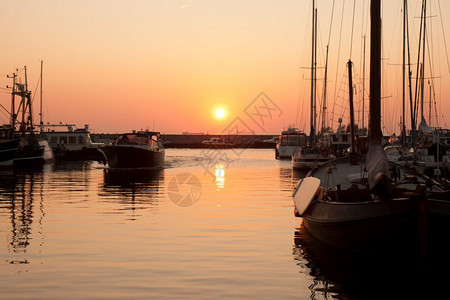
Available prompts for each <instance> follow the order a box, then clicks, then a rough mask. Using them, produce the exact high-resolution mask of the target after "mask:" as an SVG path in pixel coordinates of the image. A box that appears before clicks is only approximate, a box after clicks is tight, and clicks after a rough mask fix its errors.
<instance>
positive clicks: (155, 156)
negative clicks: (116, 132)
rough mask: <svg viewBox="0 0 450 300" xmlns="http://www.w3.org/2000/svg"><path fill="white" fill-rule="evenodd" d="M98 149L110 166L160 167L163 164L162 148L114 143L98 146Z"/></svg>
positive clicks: (163, 154)
mask: <svg viewBox="0 0 450 300" xmlns="http://www.w3.org/2000/svg"><path fill="white" fill-rule="evenodd" d="M99 151H100V152H101V153H103V155H104V156H105V159H106V162H107V163H108V166H109V167H110V168H162V167H163V164H164V156H165V151H164V149H160V150H150V149H146V148H141V147H134V146H117V145H114V146H103V147H100V148H99Z"/></svg>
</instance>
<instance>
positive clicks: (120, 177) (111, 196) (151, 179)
mask: <svg viewBox="0 0 450 300" xmlns="http://www.w3.org/2000/svg"><path fill="white" fill-rule="evenodd" d="M103 177H104V184H103V188H102V191H101V192H100V193H99V196H101V198H102V199H103V200H106V201H108V200H113V201H115V202H118V203H119V204H120V205H121V206H123V207H121V209H125V210H133V211H134V210H135V209H153V208H155V207H156V206H157V205H158V200H159V193H160V192H159V186H160V184H161V182H162V181H163V180H164V169H155V170H151V169H105V170H104V171H103Z"/></svg>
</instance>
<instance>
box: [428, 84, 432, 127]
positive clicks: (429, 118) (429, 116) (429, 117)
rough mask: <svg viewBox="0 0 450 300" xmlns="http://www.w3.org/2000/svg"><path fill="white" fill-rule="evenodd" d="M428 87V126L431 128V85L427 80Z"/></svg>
mask: <svg viewBox="0 0 450 300" xmlns="http://www.w3.org/2000/svg"><path fill="white" fill-rule="evenodd" d="M428 86H429V87H430V103H429V104H428V110H429V111H428V126H431V101H432V99H431V83H430V80H428Z"/></svg>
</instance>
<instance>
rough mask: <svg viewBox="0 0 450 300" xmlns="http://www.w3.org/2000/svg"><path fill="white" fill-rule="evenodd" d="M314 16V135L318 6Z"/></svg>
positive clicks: (315, 121)
mask: <svg viewBox="0 0 450 300" xmlns="http://www.w3.org/2000/svg"><path fill="white" fill-rule="evenodd" d="M315 14H316V17H315V18H314V22H315V25H314V135H316V134H317V132H316V131H317V8H316V9H315Z"/></svg>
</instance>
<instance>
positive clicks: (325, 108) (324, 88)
mask: <svg viewBox="0 0 450 300" xmlns="http://www.w3.org/2000/svg"><path fill="white" fill-rule="evenodd" d="M327 74H328V45H327V56H326V59H325V79H324V86H323V105H322V134H323V133H324V132H325V128H326V126H327V124H326V119H327V113H326V111H327V77H328V76H327Z"/></svg>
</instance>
